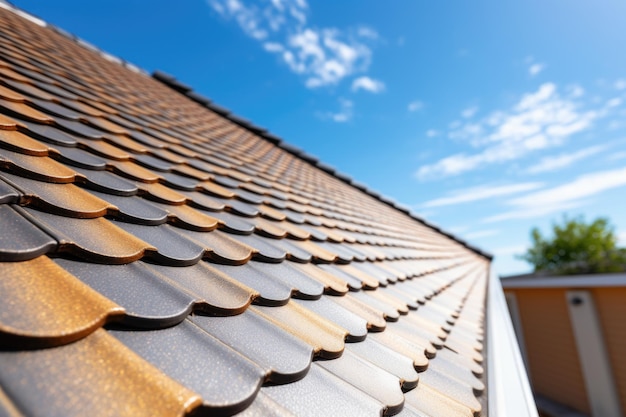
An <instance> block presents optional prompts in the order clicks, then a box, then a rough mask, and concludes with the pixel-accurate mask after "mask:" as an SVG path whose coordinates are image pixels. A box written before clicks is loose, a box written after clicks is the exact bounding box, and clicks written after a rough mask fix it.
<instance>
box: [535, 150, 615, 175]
mask: <svg viewBox="0 0 626 417" xmlns="http://www.w3.org/2000/svg"><path fill="white" fill-rule="evenodd" d="M606 148H607V146H606V145H598V146H591V147H589V148H585V149H581V150H579V151H577V152H572V153H563V154H560V155H557V156H548V157H545V158H543V159H542V160H541V161H539V163H538V164H536V165H533V166H531V167H530V168H528V173H529V174H539V173H542V172H549V171H556V170H558V169H561V168H565V167H568V166H570V165H571V164H573V163H574V162H578V161H580V160H582V159H585V158H587V157H589V156H592V155H596V154H598V153H600V152H602V151H604V150H605V149H606Z"/></svg>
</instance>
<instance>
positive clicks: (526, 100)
mask: <svg viewBox="0 0 626 417" xmlns="http://www.w3.org/2000/svg"><path fill="white" fill-rule="evenodd" d="M580 107H581V106H580V103H578V102H577V101H575V100H574V99H573V98H571V97H561V96H560V95H559V94H558V92H557V87H556V85H554V84H552V83H545V84H543V85H541V86H540V87H539V89H538V90H537V91H535V92H532V93H528V94H524V95H523V96H522V97H521V99H520V100H519V101H518V103H517V104H516V105H515V106H513V107H512V108H511V109H509V110H506V111H503V110H497V111H494V112H491V113H490V114H489V115H488V116H486V117H484V118H482V119H480V120H478V121H467V122H465V123H463V122H460V121H455V122H453V123H451V124H450V127H449V129H450V130H449V132H448V137H449V138H451V139H454V140H457V141H462V142H465V143H467V144H469V145H470V146H471V147H472V148H475V149H479V151H478V152H475V153H467V152H462V153H457V154H453V155H450V156H447V157H444V158H442V159H440V160H439V161H437V162H436V163H434V164H430V165H425V166H423V167H421V168H420V169H419V170H418V171H417V172H416V176H417V178H418V179H420V180H429V179H440V178H444V177H447V176H452V175H458V174H461V173H464V172H467V171H472V170H475V169H478V168H482V167H485V166H487V165H488V164H496V163H502V162H506V161H511V160H515V159H519V158H521V157H523V156H526V155H527V154H529V153H531V152H536V151H539V150H544V149H546V148H549V147H554V146H558V145H561V144H563V143H564V142H565V141H566V140H567V139H568V138H569V137H570V136H572V135H574V134H576V133H579V132H582V131H584V130H586V129H588V128H589V127H590V126H591V124H592V122H593V121H594V120H595V119H596V118H598V117H599V115H600V112H599V111H582V110H581V109H580Z"/></svg>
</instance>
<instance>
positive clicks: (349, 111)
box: [318, 97, 354, 123]
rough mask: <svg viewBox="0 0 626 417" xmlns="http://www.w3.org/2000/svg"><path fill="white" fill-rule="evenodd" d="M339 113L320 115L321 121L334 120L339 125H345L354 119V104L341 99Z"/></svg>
mask: <svg viewBox="0 0 626 417" xmlns="http://www.w3.org/2000/svg"><path fill="white" fill-rule="evenodd" d="M338 101H339V111H337V112H324V113H318V116H319V117H320V118H321V119H325V120H332V121H333V122H337V123H345V122H347V121H349V120H350V119H352V115H353V112H354V103H353V102H352V101H351V100H348V99H345V98H343V97H340V98H339V100H338Z"/></svg>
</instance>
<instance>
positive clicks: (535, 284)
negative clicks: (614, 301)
mask: <svg viewBox="0 0 626 417" xmlns="http://www.w3.org/2000/svg"><path fill="white" fill-rule="evenodd" d="M500 282H501V283H502V288H504V289H516V288H576V287H585V288H589V287H591V288H597V287H626V273H624V272H617V273H610V274H585V275H538V274H524V275H514V276H509V277H500Z"/></svg>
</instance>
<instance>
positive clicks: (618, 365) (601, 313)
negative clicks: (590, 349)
mask: <svg viewBox="0 0 626 417" xmlns="http://www.w3.org/2000/svg"><path fill="white" fill-rule="evenodd" d="M592 292H593V297H594V300H595V304H596V309H597V312H598V317H599V319H600V322H601V326H602V333H603V335H604V341H605V343H606V349H607V352H608V355H609V360H610V362H611V370H612V371H613V380H614V381H615V386H616V389H617V395H618V396H619V398H620V403H621V406H622V410H623V411H624V410H626V288H595V289H593V290H592Z"/></svg>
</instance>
